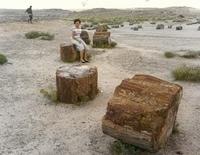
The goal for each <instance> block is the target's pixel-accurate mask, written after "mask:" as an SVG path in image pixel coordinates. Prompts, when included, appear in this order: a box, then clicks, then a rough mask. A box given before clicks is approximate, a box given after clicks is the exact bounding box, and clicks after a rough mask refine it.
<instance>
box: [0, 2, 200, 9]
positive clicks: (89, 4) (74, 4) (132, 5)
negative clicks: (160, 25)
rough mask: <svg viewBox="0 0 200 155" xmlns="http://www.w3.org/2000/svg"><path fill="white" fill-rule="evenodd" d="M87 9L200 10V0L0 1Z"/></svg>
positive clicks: (1, 4) (18, 5)
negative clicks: (175, 8) (180, 7)
mask: <svg viewBox="0 0 200 155" xmlns="http://www.w3.org/2000/svg"><path fill="white" fill-rule="evenodd" d="M29 5H32V6H33V9H49V8H61V9H89V8H138V7H139V8H141V7H142V8H143V7H161V8H162V7H170V6H188V7H194V8H200V0H0V8H7V9H8V8H9V9H24V8H27V7H28V6H29Z"/></svg>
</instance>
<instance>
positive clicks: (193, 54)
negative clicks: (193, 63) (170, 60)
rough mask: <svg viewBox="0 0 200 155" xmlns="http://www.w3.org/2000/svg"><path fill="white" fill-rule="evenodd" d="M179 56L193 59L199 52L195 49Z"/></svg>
mask: <svg viewBox="0 0 200 155" xmlns="http://www.w3.org/2000/svg"><path fill="white" fill-rule="evenodd" d="M180 57H183V58H187V59H194V58H197V57H199V53H197V52H195V51H188V52H187V53H185V54H183V55H180Z"/></svg>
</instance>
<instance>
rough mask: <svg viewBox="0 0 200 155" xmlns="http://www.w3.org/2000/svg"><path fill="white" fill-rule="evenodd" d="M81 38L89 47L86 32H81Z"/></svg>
mask: <svg viewBox="0 0 200 155" xmlns="http://www.w3.org/2000/svg"><path fill="white" fill-rule="evenodd" d="M81 38H82V39H83V41H84V42H85V43H86V44H87V45H89V44H90V37H89V34H88V32H87V31H82V32H81Z"/></svg>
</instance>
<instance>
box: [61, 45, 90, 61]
mask: <svg viewBox="0 0 200 155" xmlns="http://www.w3.org/2000/svg"><path fill="white" fill-rule="evenodd" d="M60 58H61V60H62V61H63V62H75V61H79V60H80V52H79V51H78V50H77V49H76V47H75V45H71V44H70V45H69V44H66V43H63V44H61V45H60ZM87 58H88V59H90V58H91V54H90V53H88V51H87Z"/></svg>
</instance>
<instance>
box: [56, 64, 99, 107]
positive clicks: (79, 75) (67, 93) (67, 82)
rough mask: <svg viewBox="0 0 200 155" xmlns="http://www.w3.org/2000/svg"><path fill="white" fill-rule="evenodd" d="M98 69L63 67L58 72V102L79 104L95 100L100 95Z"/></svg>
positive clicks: (74, 66) (79, 66)
mask: <svg viewBox="0 0 200 155" xmlns="http://www.w3.org/2000/svg"><path fill="white" fill-rule="evenodd" d="M97 80H98V73H97V68H96V67H90V66H87V65H73V66H62V67H60V68H59V69H58V70H57V72H56V86H57V97H58V100H59V101H61V102H65V103H73V104H75V103H78V102H81V101H86V100H89V99H93V98H94V97H95V96H96V95H97V93H98V86H97Z"/></svg>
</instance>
